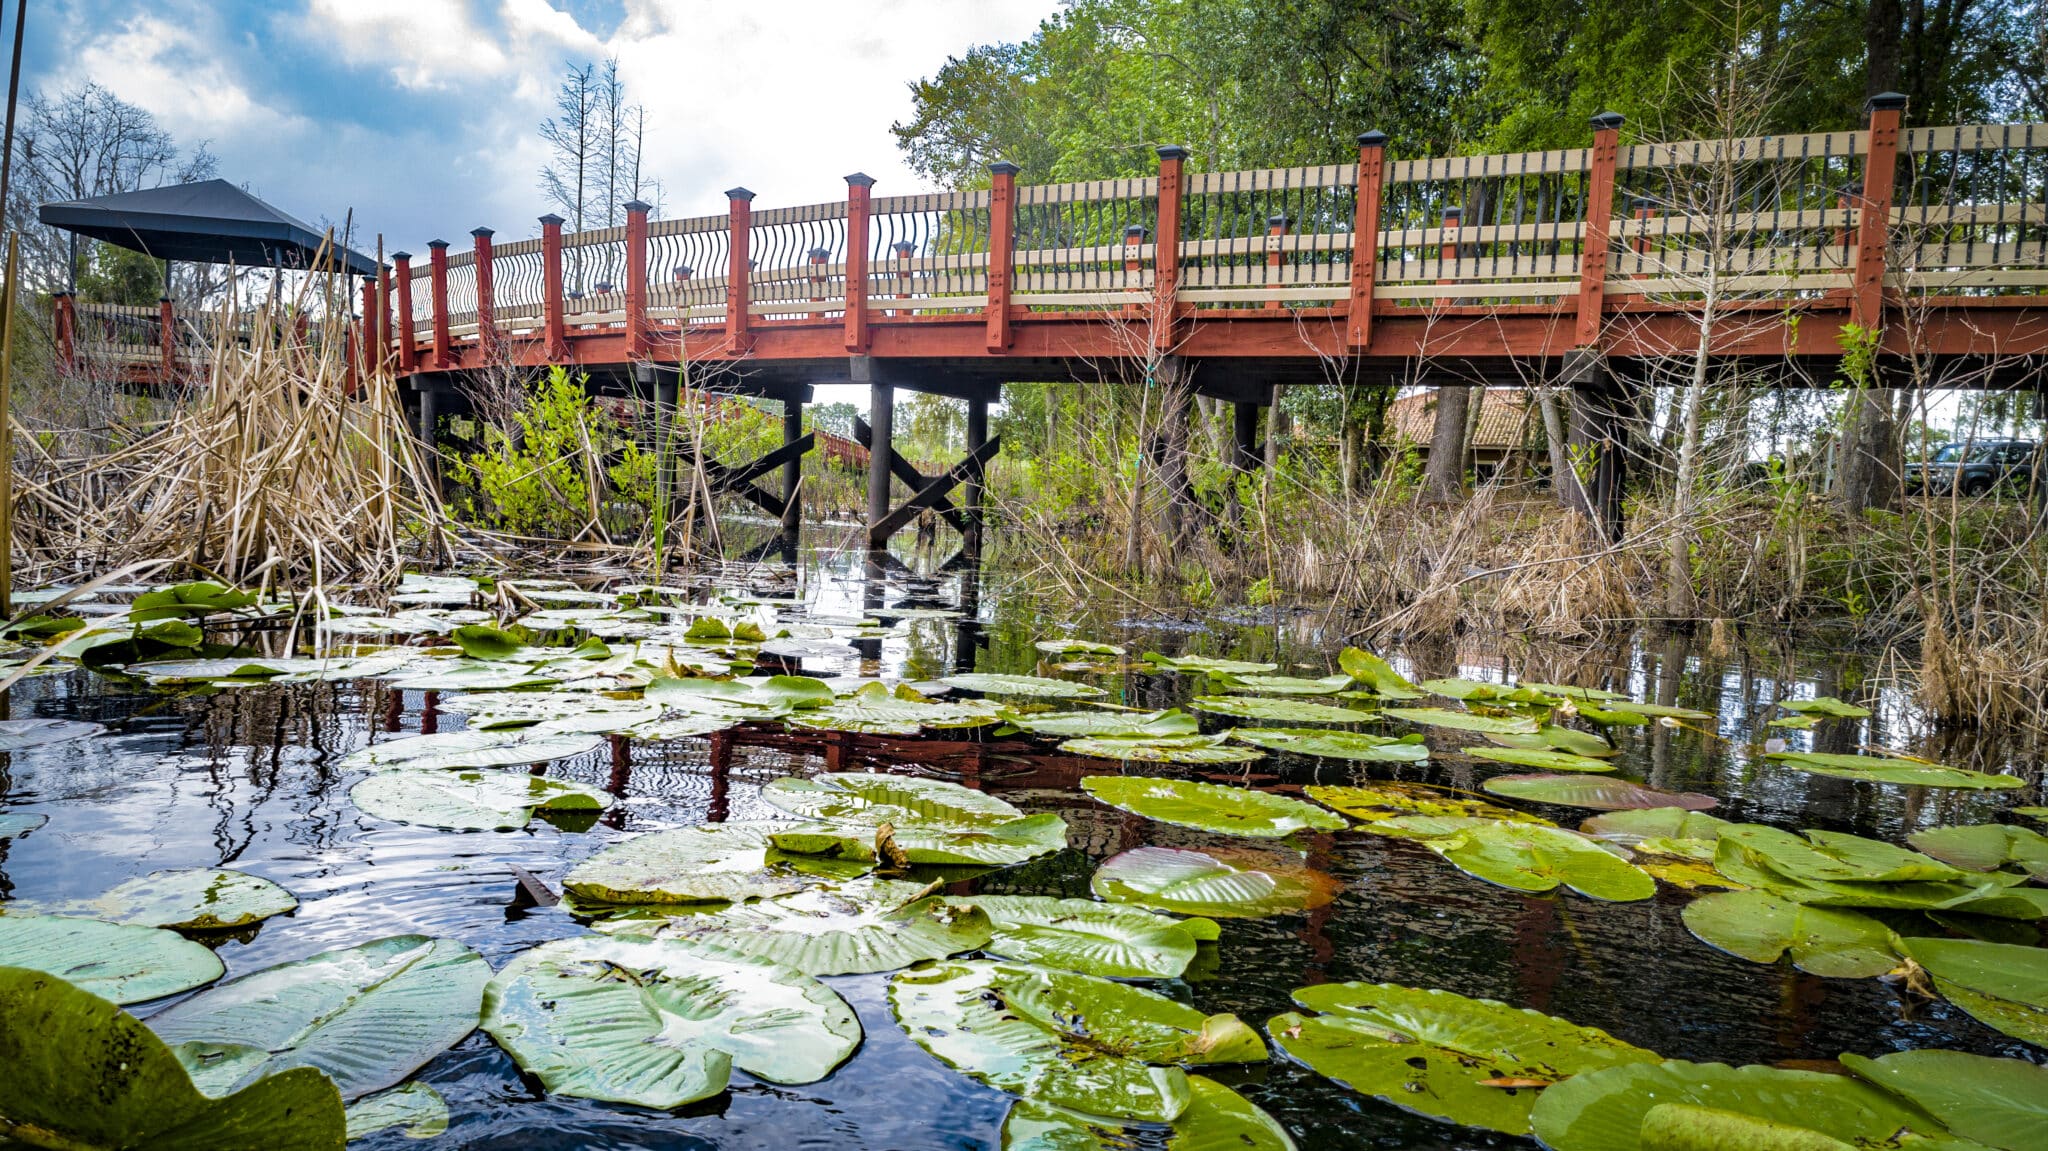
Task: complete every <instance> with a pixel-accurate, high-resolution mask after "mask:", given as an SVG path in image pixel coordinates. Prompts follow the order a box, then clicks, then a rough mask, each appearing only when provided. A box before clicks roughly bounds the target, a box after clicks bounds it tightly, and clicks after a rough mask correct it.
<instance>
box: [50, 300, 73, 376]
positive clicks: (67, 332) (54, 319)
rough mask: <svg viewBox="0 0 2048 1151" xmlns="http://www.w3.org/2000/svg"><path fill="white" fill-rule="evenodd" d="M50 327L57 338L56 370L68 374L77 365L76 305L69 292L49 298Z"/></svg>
mask: <svg viewBox="0 0 2048 1151" xmlns="http://www.w3.org/2000/svg"><path fill="white" fill-rule="evenodd" d="M50 309H51V316H50V320H51V323H50V326H51V327H52V328H54V329H55V335H56V338H57V370H58V371H59V372H62V373H65V374H69V373H70V372H71V370H72V369H73V368H75V367H76V366H77V364H78V303H77V300H76V299H75V298H74V297H73V296H72V295H71V293H70V292H58V293H56V294H55V295H53V296H51V297H50Z"/></svg>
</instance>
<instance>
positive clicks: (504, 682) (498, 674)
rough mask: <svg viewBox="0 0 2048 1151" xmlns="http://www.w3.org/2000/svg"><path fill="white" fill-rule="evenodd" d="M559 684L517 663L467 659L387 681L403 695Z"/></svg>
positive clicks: (422, 668) (429, 665)
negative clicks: (401, 690)
mask: <svg viewBox="0 0 2048 1151" xmlns="http://www.w3.org/2000/svg"><path fill="white" fill-rule="evenodd" d="M559 682H561V681H560V680H559V679H557V678H556V677H555V676H552V675H548V674H546V673H544V672H541V671H539V670H537V669H535V668H531V667H528V666H526V665H525V664H519V663H476V662H472V661H470V660H467V659H463V660H452V661H448V662H434V663H427V664H422V665H420V666H418V667H414V668H410V669H408V670H406V671H403V672H400V673H398V674H396V675H394V676H392V677H390V684H391V686H392V687H395V688H400V689H403V690H407V691H510V690H513V689H515V688H523V687H549V686H552V685H554V684H556V683H559Z"/></svg>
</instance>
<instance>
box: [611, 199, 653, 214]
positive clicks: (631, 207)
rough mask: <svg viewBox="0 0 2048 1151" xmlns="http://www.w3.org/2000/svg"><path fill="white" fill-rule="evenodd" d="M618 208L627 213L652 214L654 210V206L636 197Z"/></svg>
mask: <svg viewBox="0 0 2048 1151" xmlns="http://www.w3.org/2000/svg"><path fill="white" fill-rule="evenodd" d="M619 207H621V208H624V209H625V210H627V211H628V212H652V211H653V210H654V205H652V204H650V203H648V202H647V201H645V200H642V199H640V198H639V197H637V196H636V197H634V198H633V199H631V200H628V201H626V202H625V203H623V204H621V205H619Z"/></svg>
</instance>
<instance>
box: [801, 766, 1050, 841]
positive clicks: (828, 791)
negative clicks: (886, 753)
mask: <svg viewBox="0 0 2048 1151" xmlns="http://www.w3.org/2000/svg"><path fill="white" fill-rule="evenodd" d="M761 798H762V799H764V800H766V801H768V802H769V803H771V804H774V805H775V806H776V807H779V808H781V809H782V810H784V811H786V812H789V813H790V814H791V815H797V816H802V817H803V818H805V819H819V820H825V821H828V822H832V823H857V824H860V825H862V826H864V827H879V826H881V825H882V824H884V823H887V824H890V825H892V826H894V827H895V828H897V829H898V830H899V831H900V830H902V829H904V828H908V827H928V828H934V829H939V830H947V831H974V830H981V829H986V828H991V827H999V826H1001V825H1003V824H1005V823H1010V822H1012V821H1014V820H1018V819H1022V818H1023V817H1024V813H1023V812H1021V811H1019V810H1017V809H1016V808H1015V807H1012V806H1010V804H1008V803H1006V802H1004V801H1003V800H1001V799H998V798H996V797H995V796H993V795H990V794H988V793H987V792H985V791H976V790H974V789H973V788H970V787H962V786H961V785H959V784H957V783H952V782H949V781H947V780H943V779H930V778H927V777H924V776H917V775H888V774H883V773H880V772H872V773H871V772H827V773H825V774H822V775H815V776H812V777H810V778H809V779H803V778H798V777H795V776H785V777H784V778H782V779H778V780H775V781H773V782H771V783H769V784H767V785H766V786H764V787H763V788H762V789H761Z"/></svg>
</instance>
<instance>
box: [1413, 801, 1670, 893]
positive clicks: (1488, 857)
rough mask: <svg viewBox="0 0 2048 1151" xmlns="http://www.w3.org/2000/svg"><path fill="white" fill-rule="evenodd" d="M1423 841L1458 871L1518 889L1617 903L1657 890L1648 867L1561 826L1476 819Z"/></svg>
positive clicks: (1655, 882)
mask: <svg viewBox="0 0 2048 1151" xmlns="http://www.w3.org/2000/svg"><path fill="white" fill-rule="evenodd" d="M1423 843H1424V845H1425V846H1427V847H1428V848H1429V849H1430V850H1431V851H1434V852H1436V853H1437V854H1438V855H1440V856H1442V857H1444V858H1445V859H1446V860H1448V861H1450V863H1451V865H1452V866H1454V867H1456V868H1457V869H1458V870H1459V871H1462V872H1464V873H1465V874H1467V875H1470V876H1472V877H1473V878H1475V879H1483V880H1485V881H1486V882H1488V883H1493V884H1498V885H1500V886H1502V887H1507V888H1512V889H1513V890H1516V891H1532V892H1543V891H1554V890H1556V889H1557V888H1558V887H1560V886H1562V887H1568V888H1570V889H1572V890H1573V891H1576V892H1578V893H1579V894H1580V895H1584V896H1587V897H1589V898H1592V899H1601V900H1606V901H1609V902H1617V903H1627V902H1632V901H1634V900H1638V899H1648V898H1650V897H1651V896H1653V895H1655V894H1657V881H1656V880H1655V879H1652V878H1651V877H1650V875H1649V874H1648V873H1647V872H1645V871H1643V870H1642V869H1641V868H1639V867H1637V866H1635V865H1634V864H1632V863H1630V862H1628V861H1627V860H1625V859H1622V858H1621V857H1620V856H1617V855H1615V854H1614V853H1613V852H1612V851H1610V850H1608V849H1607V848H1606V847H1604V846H1602V845H1600V844H1599V843H1597V842H1595V841H1593V840H1591V839H1588V838H1586V837H1585V836H1583V835H1580V834H1578V833H1577V832H1574V831H1566V830H1565V829H1564V828H1561V827H1543V826H1540V825H1538V824H1531V823H1511V822H1508V821H1505V820H1474V821H1472V822H1471V823H1470V825H1469V826H1466V827H1464V828H1463V829H1461V830H1460V831H1459V832H1458V833H1457V834H1455V835H1449V836H1438V837H1432V838H1428V839H1425V840H1423Z"/></svg>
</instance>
